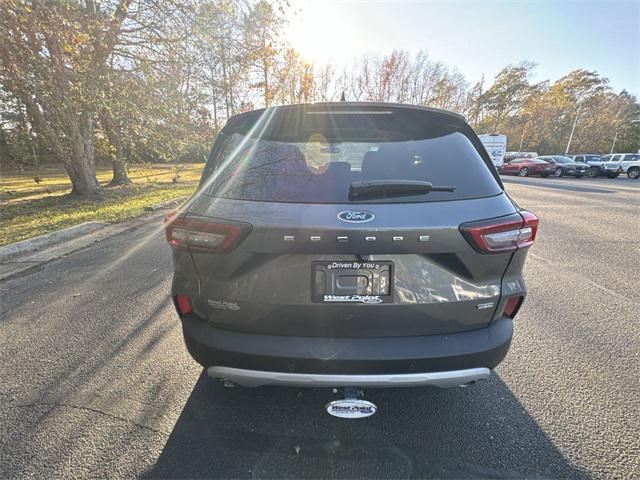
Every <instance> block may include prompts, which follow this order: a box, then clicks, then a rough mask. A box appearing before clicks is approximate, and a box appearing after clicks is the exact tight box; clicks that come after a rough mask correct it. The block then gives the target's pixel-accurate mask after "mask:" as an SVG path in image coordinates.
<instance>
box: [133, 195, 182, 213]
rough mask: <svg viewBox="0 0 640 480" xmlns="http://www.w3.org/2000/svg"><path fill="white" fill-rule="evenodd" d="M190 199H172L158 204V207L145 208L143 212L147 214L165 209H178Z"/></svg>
mask: <svg viewBox="0 0 640 480" xmlns="http://www.w3.org/2000/svg"><path fill="white" fill-rule="evenodd" d="M187 198H188V197H186V196H185V197H178V198H172V199H171V200H167V201H166V202H162V203H158V204H156V205H150V206H148V207H144V208H143V210H144V211H145V212H155V211H156V210H162V209H163V208H170V207H177V206H179V205H180V204H181V203H182V202H183V201H184V200H186V199H187Z"/></svg>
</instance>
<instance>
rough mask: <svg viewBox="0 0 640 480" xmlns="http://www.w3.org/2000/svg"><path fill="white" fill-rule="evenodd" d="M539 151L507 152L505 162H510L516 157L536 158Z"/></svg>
mask: <svg viewBox="0 0 640 480" xmlns="http://www.w3.org/2000/svg"><path fill="white" fill-rule="evenodd" d="M537 156H538V153H537V152H507V153H505V154H504V162H505V163H508V162H510V161H512V160H515V159H516V158H536V157H537Z"/></svg>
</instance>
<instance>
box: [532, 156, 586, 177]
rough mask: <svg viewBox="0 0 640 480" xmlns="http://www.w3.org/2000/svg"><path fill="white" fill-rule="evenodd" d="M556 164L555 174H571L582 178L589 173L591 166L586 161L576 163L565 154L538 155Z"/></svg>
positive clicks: (557, 175)
mask: <svg viewBox="0 0 640 480" xmlns="http://www.w3.org/2000/svg"><path fill="white" fill-rule="evenodd" d="M538 158H539V159H540V160H544V161H546V162H549V163H553V164H554V169H553V176H554V177H558V178H559V177H562V176H563V175H571V176H572V177H576V178H582V177H584V176H585V175H586V174H587V171H588V170H589V167H588V166H587V165H586V164H584V163H576V162H574V161H573V160H572V159H571V158H569V157H565V156H564V155H544V156H542V157H538Z"/></svg>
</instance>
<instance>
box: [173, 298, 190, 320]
mask: <svg viewBox="0 0 640 480" xmlns="http://www.w3.org/2000/svg"><path fill="white" fill-rule="evenodd" d="M176 308H177V309H178V313H179V314H180V315H188V314H189V313H191V312H193V309H192V308H191V301H190V300H189V297H187V296H186V295H176Z"/></svg>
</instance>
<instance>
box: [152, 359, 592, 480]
mask: <svg viewBox="0 0 640 480" xmlns="http://www.w3.org/2000/svg"><path fill="white" fill-rule="evenodd" d="M365 397H366V398H367V399H368V400H371V401H373V402H375V403H376V404H377V405H378V408H379V410H378V413H376V415H374V416H373V417H370V418H367V419H359V420H341V419H337V418H333V417H330V416H329V415H328V414H327V413H326V412H325V410H324V408H323V406H324V405H325V403H327V402H328V401H330V400H332V399H334V398H335V395H334V394H332V392H331V390H329V389H295V388H273V387H263V388H260V389H242V388H236V389H225V388H223V387H221V386H220V385H218V384H216V383H214V382H213V381H211V380H210V379H209V378H208V377H207V376H206V374H205V373H204V372H203V374H202V375H201V376H200V378H199V379H198V381H197V383H196V385H195V387H194V389H193V392H192V393H191V396H190V397H189V399H188V401H187V403H186V405H185V407H184V409H183V411H182V413H181V415H180V417H179V419H178V421H177V422H176V425H175V427H174V429H173V431H172V433H171V435H170V436H169V438H168V440H167V443H166V445H165V446H164V449H163V451H162V453H161V455H160V457H159V458H158V460H157V462H156V464H155V465H154V466H153V467H152V468H151V469H150V470H149V471H148V472H147V473H146V477H149V478H150V477H152V478H157V477H165V478H167V477H170V478H186V477H189V478H194V477H217V478H220V477H235V478H238V477H242V478H249V477H263V478H264V477H268V478H269V477H275V478H284V477H287V478H300V477H304V478H318V477H321V478H355V477H358V478H372V477H373V478H415V477H421V478H433V477H437V478H478V477H482V478H514V477H523V476H526V477H527V478H545V477H551V478H588V476H587V474H586V473H585V472H582V471H580V470H578V469H576V468H575V467H573V466H572V465H570V464H569V463H568V462H567V460H566V459H565V458H564V457H563V456H562V454H561V453H560V452H559V451H558V449H557V448H556V447H555V446H554V445H553V443H552V442H551V440H550V439H549V438H548V437H547V436H546V434H545V433H544V432H543V431H542V430H541V428H540V427H539V426H538V424H537V423H536V421H535V420H534V419H533V418H532V417H531V416H530V415H529V414H528V413H527V412H526V410H525V409H524V407H523V406H522V405H521V404H520V403H519V402H518V400H517V399H516V398H515V397H514V396H513V395H512V393H511V392H510V390H509V388H508V387H507V386H506V385H505V384H504V383H503V382H502V381H501V380H500V378H499V377H498V376H497V375H495V374H494V375H492V377H491V379H490V380H489V381H487V382H484V383H483V384H479V385H475V386H472V387H470V388H467V389H464V390H463V389H452V390H440V389H436V388H417V389H395V390H380V389H379V390H367V391H366V392H365Z"/></svg>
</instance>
